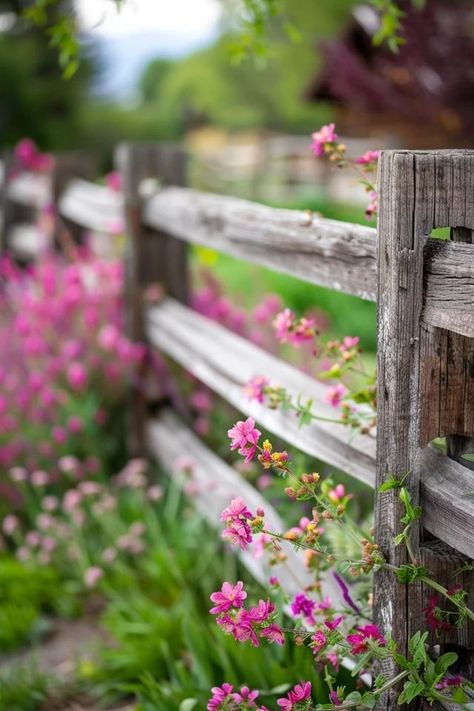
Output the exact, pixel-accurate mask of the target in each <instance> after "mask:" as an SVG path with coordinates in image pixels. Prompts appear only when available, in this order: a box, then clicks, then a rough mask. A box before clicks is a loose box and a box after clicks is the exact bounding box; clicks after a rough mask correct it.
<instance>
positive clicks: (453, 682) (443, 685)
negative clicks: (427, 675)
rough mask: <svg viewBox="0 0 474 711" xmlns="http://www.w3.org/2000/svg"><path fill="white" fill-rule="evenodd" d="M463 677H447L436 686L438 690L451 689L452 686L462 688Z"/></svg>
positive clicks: (457, 675) (456, 675)
mask: <svg viewBox="0 0 474 711" xmlns="http://www.w3.org/2000/svg"><path fill="white" fill-rule="evenodd" d="M461 684H462V676H461V675H460V674H455V675H454V676H445V677H443V678H442V679H441V681H440V682H439V683H438V684H436V688H437V689H449V687H450V686H461Z"/></svg>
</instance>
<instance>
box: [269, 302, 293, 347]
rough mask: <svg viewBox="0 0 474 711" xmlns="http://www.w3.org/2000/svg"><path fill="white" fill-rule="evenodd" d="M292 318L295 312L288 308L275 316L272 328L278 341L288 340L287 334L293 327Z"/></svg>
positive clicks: (284, 341)
mask: <svg viewBox="0 0 474 711" xmlns="http://www.w3.org/2000/svg"><path fill="white" fill-rule="evenodd" d="M294 320H295V314H294V313H293V311H290V309H285V310H284V311H281V312H280V313H279V314H277V315H276V316H275V319H274V321H273V328H274V329H275V336H276V338H277V340H278V341H280V343H286V342H287V341H288V335H289V332H290V329H291V328H292V327H293V322H294Z"/></svg>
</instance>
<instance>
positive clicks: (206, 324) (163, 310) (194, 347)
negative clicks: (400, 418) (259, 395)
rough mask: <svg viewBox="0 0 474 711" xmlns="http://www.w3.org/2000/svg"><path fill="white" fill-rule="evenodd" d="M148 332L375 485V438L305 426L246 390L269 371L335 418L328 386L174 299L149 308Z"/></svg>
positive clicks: (227, 393)
mask: <svg viewBox="0 0 474 711" xmlns="http://www.w3.org/2000/svg"><path fill="white" fill-rule="evenodd" d="M147 335H148V340H149V342H150V343H151V344H152V345H154V346H156V347H157V348H159V349H160V350H162V351H163V352H164V353H166V354H168V355H170V356H171V357H172V358H173V359H174V360H176V361H177V362H178V363H180V365H182V366H183V367H184V368H186V369H187V370H189V371H190V372H192V373H193V374H194V375H195V376H196V377H197V378H199V379H200V380H201V381H202V382H204V383H206V384H207V385H208V386H209V387H211V388H212V389H213V390H215V391H216V392H217V393H219V395H221V396H222V397H224V398H225V399H226V400H228V401H229V402H230V403H231V404H232V405H234V406H235V407H236V408H238V409H239V410H240V411H241V412H244V413H245V414H247V415H252V416H253V417H255V418H256V419H257V420H258V421H259V422H260V423H261V424H262V425H263V426H264V427H267V428H268V429H269V430H270V431H272V432H273V433H274V434H276V435H278V436H280V437H282V438H283V439H285V440H286V441H288V442H289V443H291V444H294V445H295V446H297V447H298V448H299V449H301V450H303V451H305V452H307V453H308V454H311V455H312V456H314V457H317V458H319V459H322V460H323V461H326V462H328V463H330V464H332V465H333V466H336V467H338V468H340V469H343V470H345V471H350V472H351V473H352V475H353V476H355V477H356V478H358V479H360V480H361V481H364V482H365V483H367V484H372V485H373V482H374V457H375V441H374V439H373V438H370V437H368V436H356V437H353V438H350V434H349V433H348V431H347V428H345V427H344V426H342V425H337V424H333V423H328V422H315V423H313V424H311V425H308V426H305V427H301V428H300V427H299V425H298V420H297V418H296V416H295V415H294V414H292V413H283V412H280V411H275V410H271V409H269V408H267V407H265V406H262V405H259V403H256V402H250V401H249V400H248V398H247V396H246V395H245V393H244V391H243V386H244V385H245V384H246V383H247V382H248V381H249V380H250V379H251V378H252V377H254V376H255V375H265V376H266V377H268V378H270V380H271V382H272V383H274V384H278V385H281V386H283V387H285V388H286V389H287V390H288V391H289V392H290V393H291V394H292V395H293V396H295V397H296V396H297V395H299V394H300V393H303V394H304V395H305V397H307V398H313V399H314V409H315V411H317V412H319V413H320V414H321V415H323V416H326V417H330V418H332V419H333V418H334V409H333V408H332V407H331V406H330V405H328V404H326V403H325V402H324V395H325V393H326V392H327V389H328V388H327V386H325V385H322V384H321V383H318V382H317V381H315V380H314V379H313V378H311V377H309V376H308V375H305V374H304V373H302V372H300V371H298V370H297V369H296V368H294V367H293V366H291V365H289V364H287V363H284V362H283V361H281V360H279V359H278V358H276V357H275V356H272V355H270V354H268V353H266V352H265V351H263V350H262V349H261V348H259V347H258V346H256V345H254V344H252V343H250V342H249V341H248V340H246V339H244V338H242V337H241V336H238V335H237V334H234V333H232V332H231V331H229V330H227V329H225V328H224V327H222V326H220V325H219V324H217V323H215V322H214V321H211V320H210V319H207V318H206V317H204V316H201V315H200V314H197V313H196V312H194V311H192V310H191V309H188V308H186V307H184V306H182V305H181V304H179V303H177V302H175V301H173V300H170V299H169V300H166V301H165V302H164V303H163V304H161V305H159V306H156V307H151V308H150V309H149V310H148V316H147Z"/></svg>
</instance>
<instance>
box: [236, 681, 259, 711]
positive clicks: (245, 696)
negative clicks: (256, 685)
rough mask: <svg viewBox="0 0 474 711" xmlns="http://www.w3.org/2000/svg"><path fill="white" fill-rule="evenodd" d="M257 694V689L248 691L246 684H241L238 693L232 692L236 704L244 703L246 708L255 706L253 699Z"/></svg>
mask: <svg viewBox="0 0 474 711" xmlns="http://www.w3.org/2000/svg"><path fill="white" fill-rule="evenodd" d="M257 696H258V691H250V689H249V687H248V686H243V687H242V688H241V689H240V693H239V692H236V693H234V701H235V702H236V703H238V704H240V703H246V708H255V704H254V701H255V699H256V698H257Z"/></svg>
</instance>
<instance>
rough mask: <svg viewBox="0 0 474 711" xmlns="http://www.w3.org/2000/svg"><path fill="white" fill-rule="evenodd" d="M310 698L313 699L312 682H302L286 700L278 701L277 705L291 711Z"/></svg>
mask: <svg viewBox="0 0 474 711" xmlns="http://www.w3.org/2000/svg"><path fill="white" fill-rule="evenodd" d="M309 698H311V682H310V681H306V682H305V681H302V682H301V683H300V684H296V686H295V687H294V688H293V690H292V691H290V692H289V694H288V696H287V698H286V699H278V701H277V704H278V706H280V707H281V708H282V709H285V711H291V709H293V708H294V707H295V706H296V705H297V704H300V703H302V702H303V701H306V700H307V699H309Z"/></svg>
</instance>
